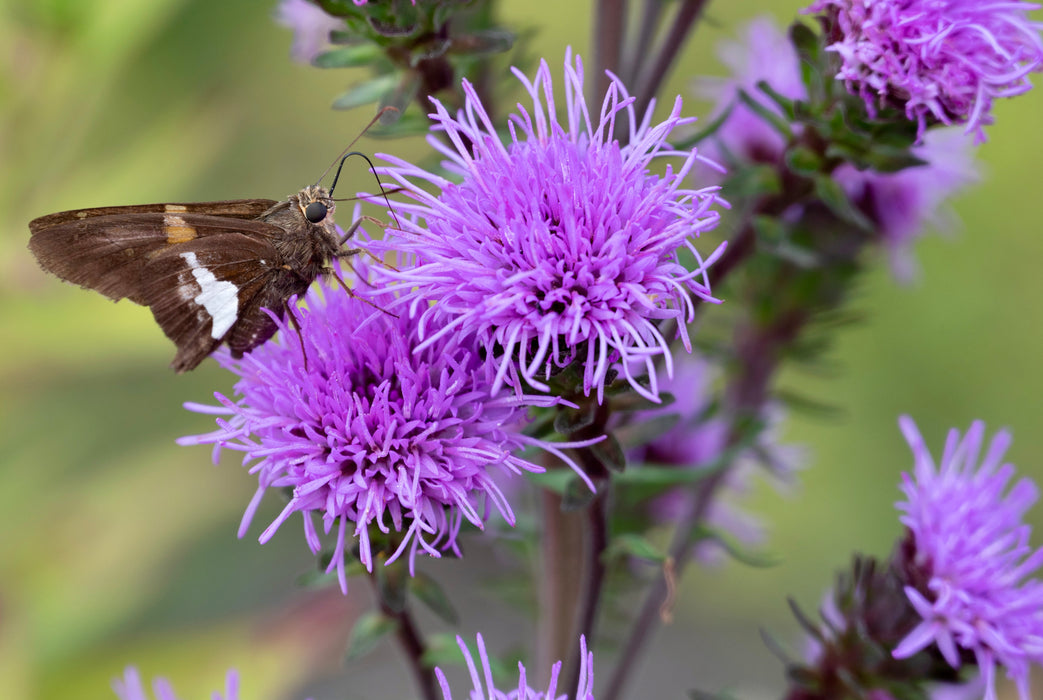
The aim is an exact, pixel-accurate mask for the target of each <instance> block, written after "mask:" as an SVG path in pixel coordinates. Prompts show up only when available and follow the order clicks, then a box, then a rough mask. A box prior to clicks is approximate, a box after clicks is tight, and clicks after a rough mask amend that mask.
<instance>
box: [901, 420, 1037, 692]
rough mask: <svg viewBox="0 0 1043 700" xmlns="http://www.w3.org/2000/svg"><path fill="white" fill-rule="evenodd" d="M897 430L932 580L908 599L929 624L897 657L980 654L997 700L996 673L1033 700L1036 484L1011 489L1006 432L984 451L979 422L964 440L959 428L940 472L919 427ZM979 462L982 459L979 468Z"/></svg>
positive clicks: (908, 519) (911, 512) (923, 565)
mask: <svg viewBox="0 0 1043 700" xmlns="http://www.w3.org/2000/svg"><path fill="white" fill-rule="evenodd" d="M899 424H900V426H901V428H902V432H903V433H904V434H905V438H906V440H907V441H908V442H909V446H910V448H912V451H913V458H914V460H915V464H914V468H913V473H912V474H911V475H910V474H904V475H903V483H902V491H903V492H904V493H905V500H904V501H902V502H900V503H898V504H897V507H898V509H899V510H900V511H902V512H903V513H904V514H903V515H902V517H901V521H902V523H903V524H904V525H905V526H906V527H907V528H908V529H909V532H910V535H911V537H912V540H913V544H914V548H915V555H914V560H913V564H914V566H915V567H916V568H917V569H918V570H920V571H921V572H922V575H923V578H924V580H925V581H926V586H925V588H924V589H922V590H921V589H919V588H918V587H913V586H909V587H907V588H906V589H905V592H906V595H907V596H908V598H909V602H910V603H911V604H912V606H913V608H915V609H916V611H917V612H918V613H919V615H920V616H921V617H922V618H923V621H922V623H921V624H919V625H918V626H917V627H916V628H915V629H913V630H912V632H910V633H909V635H908V636H907V637H906V638H905V639H904V640H903V641H902V642H901V644H899V645H898V647H897V648H896V649H895V651H894V656H895V657H896V658H905V657H908V656H911V655H913V654H915V653H916V652H917V651H919V650H921V649H923V648H925V647H927V646H928V645H930V644H932V643H933V644H936V645H937V647H938V650H939V651H940V652H941V654H942V655H943V656H944V657H945V659H946V661H948V663H949V664H951V665H952V666H953V667H954V668H958V667H959V666H960V663H961V651H966V652H970V653H971V654H973V657H974V659H975V661H976V662H977V664H978V666H979V669H980V671H981V675H982V678H983V680H984V682H985V684H986V687H987V693H986V698H987V700H993V699H994V698H995V688H994V683H995V674H996V666H997V665H999V666H1003V667H1005V668H1006V670H1007V675H1008V676H1009V677H1010V678H1012V679H1013V680H1014V681H1015V682H1016V683H1017V685H1018V689H1019V691H1020V695H1021V698H1022V700H1029V698H1030V697H1031V694H1030V692H1029V688H1028V681H1029V665H1030V663H1032V662H1035V663H1041V662H1043V583H1041V582H1040V581H1039V580H1038V579H1035V578H1027V577H1028V576H1029V575H1030V574H1032V573H1033V572H1034V571H1036V570H1037V569H1038V568H1039V567H1040V565H1043V549H1037V550H1035V551H1032V549H1031V547H1030V545H1029V534H1030V528H1029V526H1028V525H1025V524H1024V523H1023V522H1022V516H1023V515H1024V514H1025V512H1026V511H1027V510H1028V508H1029V506H1031V505H1032V504H1033V503H1034V502H1035V501H1036V500H1037V498H1038V496H1039V494H1038V490H1037V488H1036V486H1035V485H1034V484H1033V483H1032V481H1031V480H1029V479H1027V478H1023V479H1021V480H1019V481H1018V482H1017V483H1016V484H1014V485H1013V487H1012V488H1010V489H1009V490H1008V485H1009V484H1010V481H1011V478H1012V477H1013V475H1014V467H1013V466H1012V465H1010V464H1002V463H1001V462H1002V460H1003V455H1004V453H1005V452H1006V450H1007V447H1008V446H1009V445H1010V434H1009V433H1008V432H1006V431H1000V432H999V433H997V434H996V436H995V437H994V438H993V439H992V441H991V442H990V443H989V445H988V448H987V449H986V451H985V455H984V457H983V458H981V451H982V447H983V446H984V441H983V437H984V433H985V427H984V425H983V424H982V423H981V422H980V421H978V422H975V423H973V424H972V425H971V427H970V429H969V430H968V431H967V433H966V434H965V435H964V436H963V437H962V438H961V436H960V434H959V432H957V431H956V430H952V431H950V433H949V436H948V439H947V440H946V442H945V450H944V452H943V453H942V457H941V460H940V461H939V463H938V464H937V466H936V465H935V462H934V460H933V459H932V457H931V454H930V452H929V451H928V449H927V447H926V446H925V445H924V442H923V438H921V437H920V433H919V431H918V430H917V429H916V425H915V424H914V423H913V421H912V419H910V418H909V417H908V416H903V417H902V418H901V419H900V421H899ZM979 459H980V461H979Z"/></svg>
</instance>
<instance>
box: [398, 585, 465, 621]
mask: <svg viewBox="0 0 1043 700" xmlns="http://www.w3.org/2000/svg"><path fill="white" fill-rule="evenodd" d="M409 590H410V591H411V592H412V593H413V595H415V596H416V597H417V600H419V601H420V602H421V603H423V604H424V605H426V606H427V608H428V609H429V610H430V611H431V612H433V613H434V614H435V615H438V617H439V618H441V619H442V620H443V621H444V622H445V623H446V624H449V625H457V624H459V622H460V616H459V615H458V614H457V612H456V609H455V608H454V607H453V604H452V603H451V602H450V601H449V596H447V595H446V594H445V590H444V589H443V588H442V586H441V585H440V584H439V583H438V582H437V581H435V580H434V579H433V578H431V577H430V576H428V575H427V574H425V573H422V572H418V573H417V574H416V576H414V577H413V578H412V579H410V581H409Z"/></svg>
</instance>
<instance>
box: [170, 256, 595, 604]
mask: <svg viewBox="0 0 1043 700" xmlns="http://www.w3.org/2000/svg"><path fill="white" fill-rule="evenodd" d="M356 267H360V266H359V265H357V266H356ZM371 298H372V300H373V303H374V304H376V305H379V306H383V307H384V308H386V307H387V306H388V305H390V303H391V301H393V299H392V297H391V296H390V295H375V296H373V297H371ZM290 307H291V309H292V310H291V312H290V313H292V314H293V317H294V320H295V322H296V323H295V325H296V326H297V327H298V328H300V333H299V334H298V333H297V332H295V331H294V330H293V329H292V328H291V329H289V330H288V328H287V326H286V324H285V323H284V322H282V321H280V322H279V323H280V329H281V330H282V331H283V333H282V335H281V340H280V342H270V343H268V344H266V345H264V346H262V347H260V348H257V349H256V350H254V351H253V352H251V353H250V354H248V355H246V356H244V357H243V358H241V359H239V360H233V359H231V358H230V357H229V356H228V355H227V354H226V355H224V356H222V357H219V361H220V362H221V364H222V365H223V366H225V367H226V368H228V369H230V370H232V371H233V372H234V373H236V374H237V375H239V377H240V380H239V381H238V383H237V384H236V385H235V394H236V396H237V398H235V399H234V400H233V399H229V398H226V397H224V396H222V395H221V394H215V396H216V397H217V400H218V401H219V402H220V404H221V405H220V406H216V407H215V406H203V405H199V404H186V408H189V409H190V410H195V411H198V412H202V413H213V414H227V415H230V416H231V417H230V418H227V419H218V426H219V428H218V430H216V431H215V432H212V433H209V434H207V435H199V436H192V437H188V438H182V439H181V440H180V441H179V442H180V443H181V444H183V445H188V444H206V443H212V444H214V445H215V449H214V452H215V455H214V458H215V460H216V459H217V456H218V455H217V453H218V452H219V450H220V448H226V449H230V450H238V451H241V452H243V453H245V456H244V464H247V463H251V466H250V473H252V474H256V475H257V477H258V479H259V486H258V489H257V492H256V494H255V496H254V498H253V500H252V501H251V503H250V505H249V507H248V508H247V510H246V513H245V515H244V517H243V521H242V525H241V526H240V529H239V536H240V537H242V536H243V535H244V534H245V532H246V529H247V527H248V526H249V524H250V521H251V520H252V518H253V516H254V513H255V512H256V510H257V507H258V504H259V503H260V500H261V497H262V496H263V495H264V493H265V491H267V490H268V489H269V488H275V489H283V488H287V487H289V488H292V491H293V495H292V498H291V500H290V502H289V503H288V504H287V505H286V507H285V508H284V509H283V511H282V513H281V514H280V515H279V516H278V517H277V518H276V519H275V521H274V522H272V523H271V524H270V525H269V526H268V527H267V528H266V529H265V530H264V532H263V533H262V534H261V537H260V541H261V542H262V543H264V542H267V541H268V540H269V539H270V538H271V537H272V536H273V535H274V533H275V531H276V530H277V529H278V528H279V527H280V526H281V525H282V524H283V523H284V522H285V521H286V520H287V519H288V518H289V517H290V516H291V515H292V514H293V513H298V512H299V513H302V514H303V515H304V529H305V537H306V540H307V542H308V545H309V547H310V548H311V550H312V551H313V552H315V553H318V552H319V551H320V548H321V543H320V540H319V536H318V534H317V532H316V528H315V524H314V521H313V519H312V517H311V514H312V513H315V514H318V515H320V516H321V518H322V523H323V528H324V531H325V532H326V533H327V534H328V533H330V532H331V531H332V530H336V550H335V552H334V553H333V558H332V560H331V561H330V564H329V568H328V569H327V571H332V570H333V569H334V568H335V569H336V570H337V576H338V580H339V581H340V585H341V588H342V590H344V591H345V592H346V591H347V579H346V575H345V570H344V544H345V540H346V539H347V538H349V537H354V538H357V539H358V546H359V549H360V555H359V559H360V561H361V562H362V563H363V564H364V565H365V566H366V568H367V569H368V570H370V571H372V566H373V556H372V547H371V545H372V543H371V535H372V534H373V528H376V529H377V530H379V531H380V532H382V533H389V532H390V531H391V530H394V531H395V532H396V533H399V534H398V537H399V538H400V539H401V544H400V546H399V547H398V549H397V550H396V551H395V552H394V553H393V554H392V555H391V556H390V557H389V559H388V563H390V562H391V561H394V560H395V559H397V558H398V557H399V556H401V555H402V554H403V553H404V552H406V551H408V557H409V565H410V571H411V572H412V570H413V566H414V560H415V557H416V554H417V552H418V551H420V550H422V551H424V552H426V553H427V554H430V555H432V556H435V557H438V556H440V554H439V550H451V551H453V552H454V553H456V554H459V550H458V548H457V544H456V539H457V535H458V533H459V531H460V528H461V526H462V524H463V522H464V521H465V520H466V521H468V522H470V523H472V524H473V525H475V526H476V527H478V528H481V527H482V525H483V522H484V520H485V518H486V517H487V515H488V503H489V502H491V503H492V505H494V506H495V507H496V509H497V510H498V511H499V512H500V514H501V515H502V516H503V517H504V519H505V520H506V521H507V522H509V523H511V524H512V525H513V523H514V514H513V512H512V510H511V507H510V505H509V503H508V502H507V500H506V499H505V498H504V496H503V493H502V492H501V491H500V489H499V488H498V487H497V486H496V485H495V483H494V481H493V479H492V476H491V474H490V472H491V471H492V470H494V469H501V470H507V471H508V472H512V473H515V474H517V473H520V472H521V471H542V467H539V466H538V465H536V464H532V463H530V462H528V461H526V460H524V459H521V458H519V457H516V456H514V455H513V454H512V453H513V452H514V451H515V450H518V449H520V448H524V447H527V446H531V445H535V446H539V447H542V448H543V449H544V450H547V451H548V452H551V453H553V454H556V455H559V456H560V457H561V458H562V459H563V460H565V461H566V462H567V463H568V464H570V465H571V466H573V468H575V469H577V471H579V467H577V466H576V465H575V463H573V462H572V461H571V460H569V459H568V458H567V457H565V456H564V455H563V454H562V453H561V452H560V451H559V450H558V449H557V448H555V447H553V446H551V445H550V444H548V443H544V442H541V441H539V440H536V439H533V438H530V437H528V436H526V435H524V434H522V433H521V429H522V428H523V427H524V423H525V411H526V406H528V405H544V406H546V405H553V404H554V403H555V401H556V400H555V399H550V398H548V397H527V396H524V395H516V394H514V393H511V394H509V395H505V394H504V393H502V392H499V393H497V392H492V391H491V390H490V387H491V386H492V375H491V371H490V369H489V368H488V366H487V363H485V362H484V360H483V359H482V358H480V357H479V354H478V350H477V346H476V345H475V344H474V342H473V339H470V340H469V339H467V338H460V337H459V336H456V335H447V334H439V338H438V339H437V340H436V341H434V342H427V343H424V344H423V345H422V346H421V343H420V338H419V335H418V329H417V324H416V322H415V321H414V320H411V319H410V318H409V317H408V316H405V315H402V316H400V317H395V316H392V315H391V314H390V313H387V312H383V311H380V310H377V309H375V308H374V306H372V305H369V304H367V303H365V302H363V301H362V300H361V299H359V298H357V297H355V296H349V295H347V294H345V293H344V292H343V291H342V290H339V289H337V288H336V287H334V288H332V289H331V288H328V287H326V286H325V285H320V286H319V287H313V288H312V290H311V291H310V292H309V293H308V295H307V309H303V308H295V307H294V304H293V303H291V304H290ZM433 322H434V323H437V320H433ZM431 327H432V328H435V329H436V330H437V327H436V326H431ZM302 348H303V349H304V351H305V352H304V354H303V355H302ZM587 444H589V443H587ZM558 446H566V447H569V446H579V443H575V444H572V443H569V444H565V443H558ZM581 476H582V474H581ZM589 484H590V482H589V479H588V485H589ZM591 488H593V486H591Z"/></svg>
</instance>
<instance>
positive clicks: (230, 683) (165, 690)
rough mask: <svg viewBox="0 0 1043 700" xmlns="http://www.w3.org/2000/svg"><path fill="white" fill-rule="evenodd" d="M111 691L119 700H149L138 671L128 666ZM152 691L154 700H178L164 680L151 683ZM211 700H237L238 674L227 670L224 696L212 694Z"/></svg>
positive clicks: (113, 682)
mask: <svg viewBox="0 0 1043 700" xmlns="http://www.w3.org/2000/svg"><path fill="white" fill-rule="evenodd" d="M112 689H113V690H114V691H116V695H117V696H118V697H119V698H120V700H150V699H149V694H148V692H147V691H146V690H145V686H144V685H143V684H142V682H141V675H140V674H139V673H138V669H136V668H134V667H133V666H128V667H127V668H126V670H124V672H123V678H116V679H115V680H113V681H112ZM152 690H153V691H154V692H155V699H156V700H178V698H177V696H176V695H174V689H173V687H171V685H170V681H168V680H167V679H166V678H157V679H155V680H154V681H153V682H152ZM212 697H213V700H238V698H239V674H238V673H236V672H235V671H234V670H229V671H228V675H227V676H226V677H225V692H224V695H221V694H219V693H214V694H213V696H212Z"/></svg>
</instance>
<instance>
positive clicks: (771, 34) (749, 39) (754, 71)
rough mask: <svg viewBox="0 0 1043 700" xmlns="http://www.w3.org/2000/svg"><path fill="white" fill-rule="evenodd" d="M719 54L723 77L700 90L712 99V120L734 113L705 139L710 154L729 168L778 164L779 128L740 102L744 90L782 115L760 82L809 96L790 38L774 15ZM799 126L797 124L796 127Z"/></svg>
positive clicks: (783, 142) (727, 43) (748, 29)
mask: <svg viewBox="0 0 1043 700" xmlns="http://www.w3.org/2000/svg"><path fill="white" fill-rule="evenodd" d="M717 54H718V56H719V57H720V59H721V62H722V63H724V65H725V66H726V67H727V68H728V75H727V76H726V77H724V78H702V79H700V80H699V81H698V82H697V84H696V87H697V92H698V93H699V94H700V95H701V96H703V97H706V98H707V99H711V100H713V101H714V110H713V112H712V114H711V119H717V118H718V117H719V116H721V115H722V114H723V113H724V112H725V110H731V111H730V112H729V114H728V116H727V119H726V120H725V122H724V123H723V124H722V125H721V126H720V128H718V129H717V130H716V131H715V132H714V133H713V135H712V136H711V137H710V138H709V139H708V140H707V145H706V149H705V152H706V155H708V156H710V157H711V158H714V159H716V160H720V161H722V162H724V163H726V164H729V161H738V162H740V163H778V162H780V161H781V159H782V155H783V152H784V150H785V147H786V140H785V138H784V137H783V136H782V134H780V133H779V132H778V130H777V129H776V128H775V127H773V126H772V125H771V124H769V123H768V122H767V121H765V120H764V117H762V116H760V115H758V114H757V113H755V112H754V111H753V110H752V109H750V107H749V106H747V105H746V104H745V103H743V102H742V101H741V100H740V99H739V92H740V91H744V92H745V93H746V94H747V95H748V96H749V97H750V98H751V99H753V100H755V101H756V102H757V103H758V104H759V105H760V106H761V108H763V109H766V110H769V111H772V112H775V113H776V114H778V115H779V116H780V117H781V116H783V115H782V114H781V111H780V110H779V107H778V105H777V104H775V102H774V101H772V100H769V99H767V98H765V96H764V95H763V93H762V92H761V91H760V89H759V88H758V87H757V84H758V83H759V82H761V81H764V82H767V83H768V84H769V85H770V86H771V88H772V89H773V90H774V91H775V92H777V93H779V94H780V95H783V96H785V97H788V98H790V99H793V100H800V99H806V98H807V88H805V87H804V82H803V80H802V79H801V75H800V60H799V58H798V57H797V52H796V50H795V49H794V48H793V44H792V43H790V40H789V37H787V36H786V34H785V33H784V32H782V31H780V30H779V28H778V26H777V25H776V24H775V21H774V20H773V19H771V18H770V17H758V18H756V19H754V20H752V21H751V22H750V23H749V25H747V26H746V28H745V29H744V31H743V33H742V38H741V39H739V40H738V41H725V42H722V43H721V45H720V46H719V47H718V50H717ZM796 126H798V125H794V127H796Z"/></svg>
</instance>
